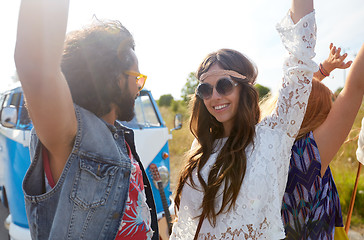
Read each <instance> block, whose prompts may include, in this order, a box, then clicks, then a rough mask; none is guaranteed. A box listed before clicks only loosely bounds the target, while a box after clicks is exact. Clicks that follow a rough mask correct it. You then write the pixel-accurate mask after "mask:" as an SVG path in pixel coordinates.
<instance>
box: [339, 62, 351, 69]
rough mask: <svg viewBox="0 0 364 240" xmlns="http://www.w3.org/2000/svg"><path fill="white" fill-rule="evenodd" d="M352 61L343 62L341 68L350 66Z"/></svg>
mask: <svg viewBox="0 0 364 240" xmlns="http://www.w3.org/2000/svg"><path fill="white" fill-rule="evenodd" d="M352 63H353V61H349V62H347V63H345V64H344V65H343V66H342V67H341V68H342V69H347V68H349V67H350V66H351V64H352Z"/></svg>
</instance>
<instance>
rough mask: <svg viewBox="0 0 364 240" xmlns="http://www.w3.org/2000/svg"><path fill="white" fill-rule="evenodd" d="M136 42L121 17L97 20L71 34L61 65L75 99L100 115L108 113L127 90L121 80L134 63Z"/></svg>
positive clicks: (80, 104)
mask: <svg viewBox="0 0 364 240" xmlns="http://www.w3.org/2000/svg"><path fill="white" fill-rule="evenodd" d="M134 45H135V44H134V39H133V37H132V35H131V33H130V32H129V31H128V30H127V29H126V28H125V27H124V26H123V25H122V24H121V23H120V22H119V21H108V22H101V21H98V23H97V24H93V25H91V26H89V27H87V28H84V29H82V30H78V31H74V32H71V33H70V34H68V35H67V38H66V41H65V47H64V53H63V59H62V64H61V67H62V72H63V74H64V75H65V78H66V80H67V82H68V85H69V88H70V90H71V94H72V98H73V102H74V103H75V104H77V105H79V106H81V107H83V108H85V109H87V110H89V111H91V112H93V113H94V114H95V115H96V116H98V117H101V116H103V115H105V114H107V113H109V112H110V110H111V108H110V103H113V102H117V99H120V96H121V95H122V94H123V91H127V90H124V89H120V87H119V80H120V76H121V74H123V73H124V71H125V70H128V69H129V68H130V67H131V66H132V65H133V64H134V58H133V56H132V55H131V54H132V52H131V51H132V50H134ZM124 76H125V74H124ZM125 77H126V76H125Z"/></svg>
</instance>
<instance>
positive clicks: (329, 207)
mask: <svg viewBox="0 0 364 240" xmlns="http://www.w3.org/2000/svg"><path fill="white" fill-rule="evenodd" d="M361 51H363V50H361ZM346 57H347V54H343V55H341V49H340V48H336V47H335V46H333V44H330V54H329V57H328V58H327V59H326V60H325V61H324V62H323V63H322V64H320V70H319V71H317V72H316V73H315V74H314V79H313V82H312V91H311V94H310V98H309V100H308V105H307V111H306V114H305V118H304V120H303V122H302V125H301V128H300V131H299V133H298V136H297V138H296V141H295V144H294V146H293V147H292V149H291V152H292V154H291V159H290V166H289V173H288V181H287V186H286V190H285V194H284V197H283V202H282V212H281V213H282V219H283V222H284V228H285V232H286V239H302V240H303V239H312V240H313V239H334V233H335V227H342V226H343V223H342V215H341V207H340V200H339V195H338V192H337V189H336V186H335V182H334V179H333V176H332V174H331V170H330V167H329V163H330V161H331V160H332V158H333V157H334V155H335V154H336V152H337V151H338V150H339V148H340V146H341V144H342V143H343V142H344V140H345V138H346V136H347V134H348V133H349V131H350V129H351V126H352V124H353V122H354V119H355V116H356V114H357V112H358V110H359V106H360V104H361V100H362V95H363V93H364V92H363V90H364V89H363V88H362V87H363V86H362V84H363V81H364V76H363V75H362V76H360V71H361V69H360V68H363V67H364V66H363V59H362V58H363V56H362V55H361V56H359V57H358V58H357V59H356V60H355V64H354V66H353V68H352V69H351V71H350V74H349V76H348V79H347V82H346V85H345V88H344V90H343V91H342V92H341V93H340V94H339V96H338V98H337V99H336V100H335V101H334V103H333V104H332V99H333V98H334V96H333V94H332V93H331V91H330V90H329V89H328V88H327V87H326V86H325V85H324V84H322V83H321V82H320V81H321V80H323V79H324V78H325V77H327V76H328V75H329V74H330V72H331V71H333V70H334V69H336V68H341V69H346V68H348V67H350V65H351V64H352V61H348V62H346V63H345V58H346ZM353 89H355V91H353ZM348 93H350V94H348ZM275 101H276V100H271V102H270V103H269V101H266V102H265V103H263V104H262V109H263V113H262V114H263V115H266V114H267V113H266V112H270V111H271V110H269V109H271V108H272V106H273V105H274V102H275ZM347 106H350V108H348V107H347ZM333 129H335V130H334V131H333ZM331 134H333V135H331Z"/></svg>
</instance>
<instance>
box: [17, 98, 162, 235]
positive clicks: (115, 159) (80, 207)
mask: <svg viewBox="0 0 364 240" xmlns="http://www.w3.org/2000/svg"><path fill="white" fill-rule="evenodd" d="M75 112H76V117H77V121H78V129H77V135H76V138H75V141H74V146H73V150H72V152H71V154H70V156H69V158H68V160H67V163H66V164H65V166H64V169H63V172H62V175H61V176H60V178H59V180H58V182H57V184H56V186H55V187H54V188H53V189H52V190H50V191H48V192H45V179H44V169H43V161H42V156H41V155H42V154H41V153H42V144H41V142H40V141H39V139H38V138H37V136H36V134H35V132H34V131H32V137H31V144H30V149H31V150H30V152H31V157H32V159H33V160H32V163H31V165H30V167H29V169H28V171H27V173H26V175H25V177H24V181H23V190H24V196H25V205H26V212H27V217H28V222H29V228H30V232H31V236H32V239H41V240H43V239H77V240H79V239H87V240H92V239H115V236H116V234H117V232H118V229H119V226H120V223H121V219H122V217H123V213H124V208H125V204H126V201H127V198H128V190H129V183H130V182H129V181H130V179H129V178H130V171H131V163H130V159H129V157H128V154H127V150H126V146H125V140H126V141H127V142H128V144H129V146H130V148H131V151H132V153H133V155H134V157H135V159H136V160H137V161H138V162H139V165H140V168H141V169H142V172H143V181H144V185H145V193H146V197H147V204H148V206H149V207H150V209H151V210H150V212H151V219H152V229H153V231H154V235H153V239H155V240H157V239H158V236H159V234H158V222H157V216H156V211H155V204H154V199H153V195H152V191H151V186H150V183H149V180H148V178H147V175H146V174H145V171H144V168H143V165H142V164H141V162H140V160H139V157H138V155H137V154H136V151H135V145H134V135H133V132H132V131H131V130H130V129H127V128H125V127H123V126H121V125H119V124H118V123H116V124H115V126H111V125H109V124H107V123H105V122H104V121H103V120H101V119H100V118H98V117H96V116H95V115H94V114H93V113H91V112H89V111H87V110H85V109H83V108H81V107H79V106H76V105H75Z"/></svg>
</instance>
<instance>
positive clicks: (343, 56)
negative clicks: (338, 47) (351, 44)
mask: <svg viewBox="0 0 364 240" xmlns="http://www.w3.org/2000/svg"><path fill="white" fill-rule="evenodd" d="M347 56H348V54H347V53H344V54H343V55H342V56H340V57H338V59H339V61H340V62H343V61H344V60H345V58H346V57H347Z"/></svg>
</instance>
